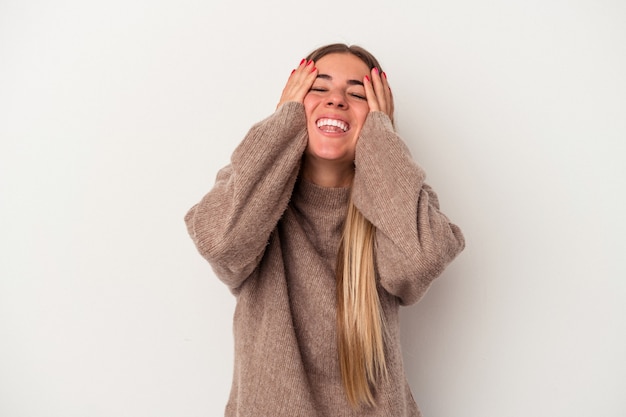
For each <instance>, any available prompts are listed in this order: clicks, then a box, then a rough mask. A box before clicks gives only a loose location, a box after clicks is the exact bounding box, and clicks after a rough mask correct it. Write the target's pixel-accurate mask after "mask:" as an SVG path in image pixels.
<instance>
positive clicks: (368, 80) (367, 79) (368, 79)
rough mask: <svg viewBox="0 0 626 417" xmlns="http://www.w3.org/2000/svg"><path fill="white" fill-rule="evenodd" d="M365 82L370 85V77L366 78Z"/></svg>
mask: <svg viewBox="0 0 626 417" xmlns="http://www.w3.org/2000/svg"><path fill="white" fill-rule="evenodd" d="M365 81H367V82H368V83H369V82H370V77H369V76H367V75H366V76H365Z"/></svg>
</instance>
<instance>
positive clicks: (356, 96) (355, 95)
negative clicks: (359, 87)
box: [351, 93, 365, 100]
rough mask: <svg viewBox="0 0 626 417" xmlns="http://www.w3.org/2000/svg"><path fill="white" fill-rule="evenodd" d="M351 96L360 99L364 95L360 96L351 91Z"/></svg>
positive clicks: (363, 97) (362, 98)
mask: <svg viewBox="0 0 626 417" xmlns="http://www.w3.org/2000/svg"><path fill="white" fill-rule="evenodd" d="M351 96H352V97H355V98H358V99H360V100H365V96H362V95H361V94H355V93H352V94H351Z"/></svg>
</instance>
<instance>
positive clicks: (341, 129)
mask: <svg viewBox="0 0 626 417" xmlns="http://www.w3.org/2000/svg"><path fill="white" fill-rule="evenodd" d="M316 125H317V128H318V129H320V130H321V131H322V132H325V133H345V132H347V131H348V130H349V129H350V125H349V124H348V123H346V122H344V121H343V120H337V119H327V118H322V119H319V120H318V121H317V123H316Z"/></svg>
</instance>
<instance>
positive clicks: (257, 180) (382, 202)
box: [185, 102, 465, 417]
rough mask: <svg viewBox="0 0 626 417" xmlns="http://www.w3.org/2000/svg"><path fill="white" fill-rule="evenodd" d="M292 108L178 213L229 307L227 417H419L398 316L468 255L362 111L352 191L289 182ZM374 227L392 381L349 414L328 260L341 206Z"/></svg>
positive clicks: (406, 158)
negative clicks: (371, 403) (231, 347)
mask: <svg viewBox="0 0 626 417" xmlns="http://www.w3.org/2000/svg"><path fill="white" fill-rule="evenodd" d="M306 143H307V132H306V118H305V114H304V107H303V106H302V104H300V103H295V102H289V103H286V104H284V105H283V106H281V107H280V108H279V109H278V110H277V111H276V112H275V113H274V114H273V115H272V116H270V117H268V118H267V119H265V120H264V121H262V122H260V123H257V124H256V125H254V126H253V127H252V128H251V129H250V131H249V132H248V134H247V135H246V137H245V138H244V140H243V141H242V143H241V144H240V145H239V146H238V147H237V149H236V150H235V152H234V153H233V155H232V158H231V163H230V164H229V165H228V166H226V167H225V168H223V169H222V170H220V172H219V173H218V175H217V179H216V182H215V185H214V187H213V189H212V190H211V191H210V192H209V193H208V194H207V195H206V196H205V197H204V198H203V199H202V200H201V201H200V202H199V203H198V204H196V205H195V206H193V207H192V208H191V210H190V211H189V212H188V213H187V215H186V216H185V221H186V224H187V228H188V231H189V234H190V236H191V237H192V239H193V241H194V243H195V244H196V247H197V248H198V251H199V252H200V254H202V256H204V257H205V258H206V259H207V260H208V261H209V263H210V264H211V266H212V268H213V270H214V272H215V274H216V275H217V276H218V277H219V279H221V280H222V281H223V282H224V283H225V284H226V285H228V287H229V288H230V289H231V291H232V292H233V294H234V295H235V296H236V297H237V305H236V308H235V315H234V337H235V364H234V368H235V369H234V375H233V382H232V389H231V394H230V398H229V401H228V404H227V406H226V413H225V416H226V417H231V416H232V417H234V416H239V417H247V416H250V417H252V416H254V417H262V416H267V417H282V416H284V417H296V416H302V417H322V416H323V417H326V416H328V417H331V416H332V417H344V416H345V417H352V416H354V417H357V416H359V417H368V416H393V417H403V416H406V417H415V416H420V413H419V410H418V407H417V405H416V404H415V401H414V400H413V397H412V395H411V392H410V389H409V386H408V383H407V381H406V377H405V374H404V367H403V363H402V354H401V351H400V337H399V327H400V326H399V318H398V309H399V306H400V305H401V304H411V303H414V302H416V301H418V300H419V298H420V297H422V296H423V294H424V293H425V292H426V290H427V289H428V287H429V285H430V283H431V282H432V281H433V279H435V278H436V277H437V276H438V275H440V273H441V272H442V271H443V270H444V268H445V267H446V265H447V264H448V263H449V262H450V261H452V259H454V257H455V256H456V255H457V254H458V253H459V252H460V251H461V250H462V249H463V247H464V245H465V243H464V239H463V235H462V233H461V231H460V229H459V228H458V227H457V226H455V225H454V224H452V223H450V222H449V221H448V219H447V217H446V216H445V215H443V214H442V213H441V212H440V211H439V202H438V200H437V196H436V195H435V193H434V192H433V191H432V189H431V188H430V187H429V186H428V185H426V184H425V183H424V177H425V175H424V172H423V171H422V170H421V169H420V168H419V167H418V166H417V165H416V164H415V163H414V162H413V160H412V159H411V156H410V154H409V152H408V149H407V147H406V146H405V145H404V143H403V142H402V141H401V140H400V138H399V137H398V136H397V135H396V134H395V132H394V130H393V128H392V125H391V122H390V120H389V118H388V117H387V116H386V115H385V114H384V113H381V112H373V113H370V114H369V115H368V117H367V120H366V122H365V125H364V126H363V129H362V131H361V135H360V138H359V141H358V143H357V149H356V158H355V167H356V168H355V177H354V181H353V184H352V188H351V189H350V188H324V187H320V186H317V185H315V184H312V183H309V182H306V181H304V180H302V179H298V172H299V169H300V161H301V158H302V155H303V152H304V149H305V147H306ZM350 198H352V200H353V201H354V204H355V205H356V206H357V208H358V209H359V210H360V211H361V212H362V213H363V214H364V216H365V217H366V218H367V219H368V220H370V221H371V222H372V224H373V225H374V226H375V227H376V246H375V259H376V272H377V279H378V286H379V295H380V299H381V304H382V310H383V316H384V320H385V323H386V325H387V329H388V337H387V339H386V345H385V354H386V357H387V361H388V364H387V366H388V371H389V378H388V379H387V381H385V382H383V383H382V384H381V385H380V386H379V387H377V390H376V394H375V398H376V402H377V406H376V407H375V408H365V407H363V408H361V409H358V410H353V409H352V408H351V407H350V405H349V404H348V402H347V399H346V396H345V393H344V390H343V385H342V382H341V374H340V370H339V362H338V352H337V340H336V338H337V332H336V325H337V324H336V323H337V321H336V290H335V262H336V256H337V249H338V246H339V240H340V237H341V232H342V227H343V222H344V219H345V216H346V210H347V206H348V202H349V200H350Z"/></svg>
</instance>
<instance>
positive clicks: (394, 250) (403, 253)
mask: <svg viewBox="0 0 626 417" xmlns="http://www.w3.org/2000/svg"><path fill="white" fill-rule="evenodd" d="M355 165H356V171H355V177H354V184H353V191H352V198H353V201H354V204H355V206H356V207H357V208H358V209H359V210H360V211H361V213H363V215H364V216H365V217H366V218H367V219H368V220H369V221H370V222H372V224H373V225H374V226H375V227H376V246H375V247H376V249H375V258H376V268H377V272H378V275H379V279H380V284H381V286H382V287H383V288H384V289H385V290H386V291H388V292H389V293H391V294H393V295H395V296H397V297H398V298H399V299H400V302H401V303H402V304H405V305H406V304H412V303H415V302H417V301H418V300H419V299H420V298H421V297H422V295H423V294H424V293H425V292H426V290H427V289H428V287H429V286H430V284H431V282H432V281H433V280H434V279H435V278H437V277H438V276H439V275H440V274H441V273H442V272H443V270H444V269H445V267H446V266H447V265H448V264H449V263H450V262H451V261H452V260H453V259H454V258H455V257H456V255H458V254H459V253H460V252H461V251H462V250H463V248H464V247H465V240H464V237H463V234H462V232H461V230H460V229H459V227H458V226H456V225H454V224H452V223H451V222H450V221H449V220H448V218H447V217H446V216H445V215H444V214H443V213H442V212H441V211H440V210H439V201H438V199H437V195H436V194H435V192H434V191H433V190H432V189H431V187H430V186H428V185H427V184H425V183H424V178H425V173H424V171H423V170H422V169H421V168H420V167H419V166H418V165H417V164H416V163H415V162H414V161H413V159H412V158H411V155H410V153H409V150H408V148H407V147H406V145H405V144H404V142H402V140H401V139H400V138H399V137H398V136H397V134H396V133H395V132H394V130H393V126H392V124H391V121H390V120H389V117H388V116H387V115H386V114H384V113H382V112H372V113H370V114H369V115H368V117H367V119H366V122H365V124H364V126H363V130H362V131H361V135H360V138H359V141H358V143H357V148H356V157H355Z"/></svg>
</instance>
